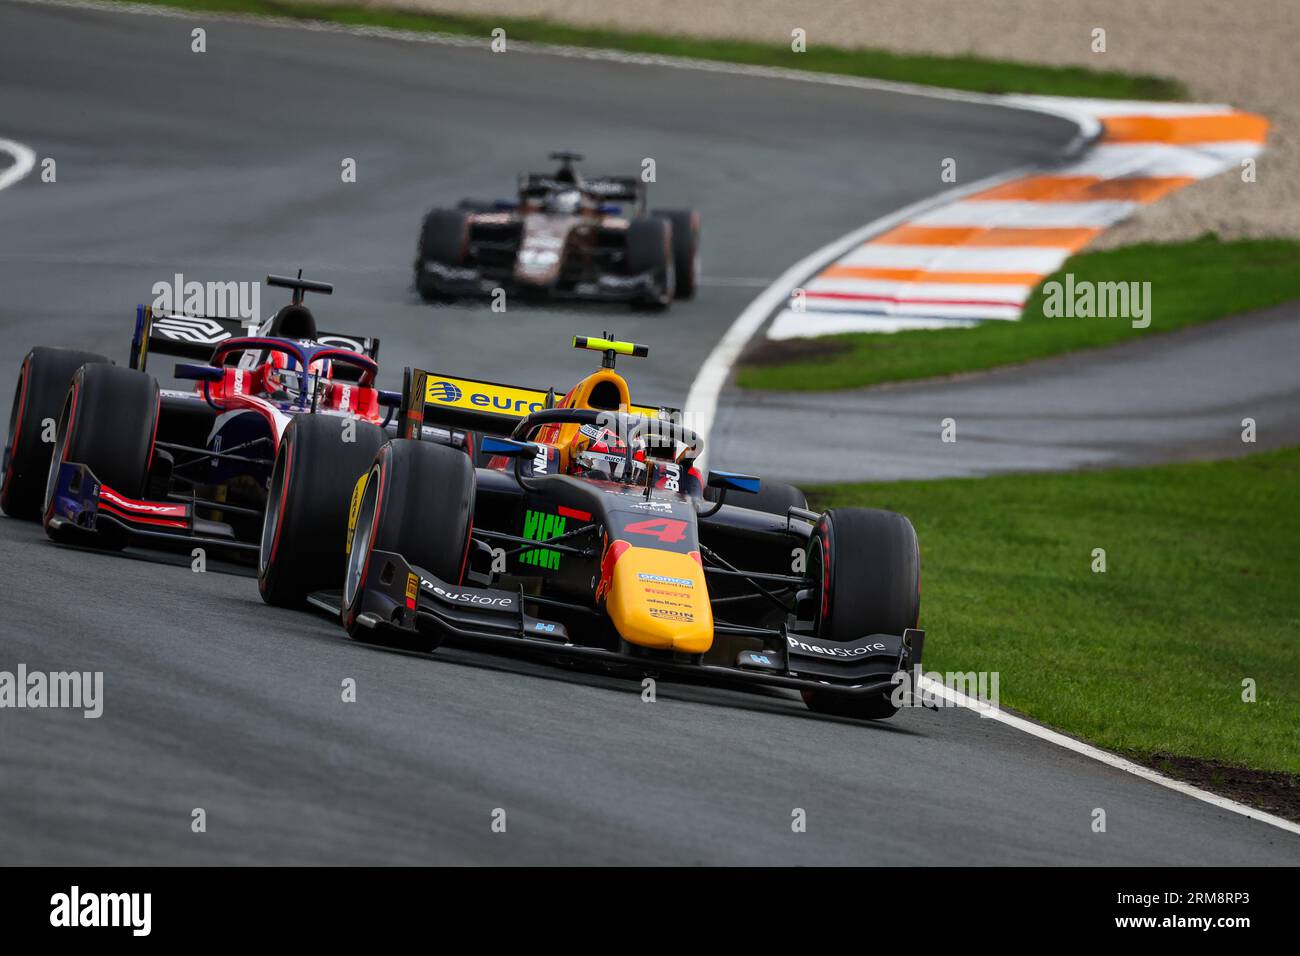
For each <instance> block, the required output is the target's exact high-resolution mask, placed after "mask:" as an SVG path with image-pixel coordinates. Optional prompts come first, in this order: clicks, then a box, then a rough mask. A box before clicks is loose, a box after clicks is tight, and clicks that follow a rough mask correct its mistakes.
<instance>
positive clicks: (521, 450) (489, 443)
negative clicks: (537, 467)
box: [479, 435, 537, 458]
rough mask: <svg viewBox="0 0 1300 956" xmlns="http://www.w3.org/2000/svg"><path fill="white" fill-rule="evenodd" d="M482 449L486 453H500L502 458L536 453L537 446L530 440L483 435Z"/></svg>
mask: <svg viewBox="0 0 1300 956" xmlns="http://www.w3.org/2000/svg"><path fill="white" fill-rule="evenodd" d="M479 447H480V450H481V451H482V452H483V453H484V454H486V455H498V456H500V457H502V458H519V457H520V456H522V455H532V454H536V452H537V446H536V445H534V444H533V443H532V442H530V441H515V440H514V439H513V438H493V437H492V436H491V435H484V436H483V444H482V445H481V446H479Z"/></svg>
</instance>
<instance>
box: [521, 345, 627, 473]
mask: <svg viewBox="0 0 1300 956" xmlns="http://www.w3.org/2000/svg"><path fill="white" fill-rule="evenodd" d="M602 382H612V383H613V385H614V387H615V388H616V389H618V395H619V405H620V407H621V409H622V410H623V411H627V410H628V409H629V408H630V407H631V405H632V397H631V392H630V390H629V389H628V387H627V380H626V379H624V378H623V376H622V375H619V374H618V372H615V371H614V370H613V369H612V368H601V369H597V370H596V371H594V372H592V373H591V374H590V375H588V376H587V377H586V378H584V379H583V380H582V381H581V382H579V383H578V384H577V385H575V386H574V387H573V388H572V389H570V390H569V392H568V394H566V395H565V396H564V397H563V398H562V399H560V401H558V402H556V407H557V408H591V407H592V405H591V393H592V391H593V390H594V389H595V388H596V386H597V385H599V384H601V383H602ZM579 427H580V426H578V425H575V424H573V423H566V424H563V425H547V426H546V427H544V428H542V429H541V430H539V431H538V433H537V437H536V439H534V440H535V441H538V442H541V443H543V444H546V445H554V446H555V447H556V448H558V449H559V451H560V471H561V472H567V471H568V470H569V467H570V465H571V464H572V462H571V461H570V454H569V452H570V446H571V445H572V444H573V440H574V438H576V437H577V435H578V428H579Z"/></svg>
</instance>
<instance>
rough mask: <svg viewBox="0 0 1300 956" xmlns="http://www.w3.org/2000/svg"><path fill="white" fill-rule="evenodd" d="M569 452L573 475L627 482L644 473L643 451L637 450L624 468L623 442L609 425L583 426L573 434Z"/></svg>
mask: <svg viewBox="0 0 1300 956" xmlns="http://www.w3.org/2000/svg"><path fill="white" fill-rule="evenodd" d="M570 447H571V451H570V456H571V457H570V460H571V461H572V462H573V465H574V470H575V471H576V473H577V474H580V475H586V476H588V477H592V478H603V479H604V480H606V481H628V480H631V479H634V478H636V477H637V476H638V475H644V474H645V454H644V452H642V451H641V450H640V449H638V450H637V451H636V452H635V453H634V454H633V457H632V468H633V471H632V473H630V474H629V473H628V471H627V445H626V444H624V443H623V440H622V439H621V438H620V437H619V436H618V433H617V432H615V431H614V430H613V429H612V428H605V427H602V426H600V425H583V426H581V427H580V428H579V429H578V434H577V435H575V436H574V439H573V444H572V446H570Z"/></svg>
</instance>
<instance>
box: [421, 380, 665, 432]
mask: <svg viewBox="0 0 1300 956" xmlns="http://www.w3.org/2000/svg"><path fill="white" fill-rule="evenodd" d="M407 373H408V374H407V377H406V379H405V380H404V381H403V389H402V392H403V405H402V412H403V415H404V416H409V420H410V421H413V422H419V421H423V422H424V423H425V424H429V425H444V426H448V427H453V428H462V429H470V430H473V431H479V432H483V433H485V434H488V435H509V434H510V432H511V431H513V430H514V427H515V425H517V424H518V423H519V420H520V419H521V418H525V417H527V416H528V415H530V414H532V413H533V412H539V411H541V410H542V409H544V408H554V407H555V403H556V400H557V393H556V390H555V389H553V388H551V389H545V390H543V389H539V388H525V387H522V386H518V385H502V384H501V383H499V382H483V381H479V380H477V379H472V378H459V377H455V376H451V375H442V374H439V373H434V372H424V371H421V370H419V369H408V370H407ZM421 382H423V383H424V388H423V398H422V399H421V397H420V392H421V388H420V383H421ZM421 406H423V414H421V413H420V407H421ZM628 411H629V412H630V413H631V414H633V415H642V416H644V417H646V418H654V419H657V418H667V417H670V416H674V417H675V416H677V415H679V414H680V409H676V408H670V407H668V406H656V405H633V406H632V407H631V408H630V409H628ZM407 421H408V417H403V418H402V419H401V420H400V421H399V424H398V428H399V429H404V428H405V427H406V424H407Z"/></svg>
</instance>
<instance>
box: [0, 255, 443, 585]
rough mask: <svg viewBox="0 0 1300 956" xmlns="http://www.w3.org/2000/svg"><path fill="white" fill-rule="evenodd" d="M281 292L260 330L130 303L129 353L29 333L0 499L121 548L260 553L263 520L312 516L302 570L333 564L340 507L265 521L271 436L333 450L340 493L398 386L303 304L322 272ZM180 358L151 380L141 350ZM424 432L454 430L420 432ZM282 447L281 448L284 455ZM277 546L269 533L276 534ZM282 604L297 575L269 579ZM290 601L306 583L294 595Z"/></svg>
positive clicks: (368, 345)
mask: <svg viewBox="0 0 1300 956" xmlns="http://www.w3.org/2000/svg"><path fill="white" fill-rule="evenodd" d="M266 281H267V284H268V285H272V286H280V287H284V288H289V289H292V290H293V296H292V301H291V302H290V304H289V305H286V306H285V307H283V308H282V309H280V310H279V311H278V312H277V313H276V314H275V316H274V317H272V318H271V319H270V320H269V321H268V322H266V323H265V324H264V325H263V326H262V328H261V329H257V330H247V329H245V328H243V327H242V326H241V325H240V322H239V320H237V319H230V318H213V317H208V316H199V315H188V314H155V312H154V310H153V308H152V307H151V306H145V305H141V306H138V307H137V309H136V325H135V334H134V337H133V339H132V342H131V356H130V367H128V368H123V367H121V366H118V365H114V364H112V362H111V361H110V360H109V359H108V358H106V357H105V356H103V355H98V354H95V353H92V352H82V351H77V350H74V349H64V348H49V347H44V346H38V347H36V348H34V349H32V350H31V352H29V353H28V354H27V356H26V357H25V358H24V359H23V364H22V367H21V369H20V370H19V375H18V384H17V388H16V390H15V393H14V404H13V410H12V412H11V415H10V422H9V441H8V444H7V446H6V448H5V456H4V479H3V485H2V486H0V506H2V507H3V509H4V512H5V513H6V514H8V515H10V516H11V517H16V518H25V519H39V520H41V521H43V523H44V525H45V529H46V531H47V532H48V533H49V535H50V536H51V537H52V538H54V539H55V540H58V541H63V542H68V543H81V544H91V545H98V546H101V547H110V548H120V547H123V546H125V545H126V544H127V543H128V542H131V541H135V542H136V543H151V544H158V545H169V544H170V545H172V546H182V547H184V548H185V549H186V550H188V549H189V548H191V547H194V546H200V547H208V546H211V547H216V548H218V549H220V550H223V551H229V552H240V551H243V552H247V553H249V554H252V553H256V552H257V551H258V550H259V546H260V542H261V538H262V535H263V533H264V532H265V531H266V530H267V529H269V530H270V533H271V534H272V535H274V533H275V531H276V529H277V528H279V527H281V526H282V525H283V524H284V522H285V521H286V520H288V521H304V522H306V523H307V524H309V525H310V526H311V527H310V529H307V530H302V531H300V536H304V535H305V536H307V537H309V538H310V537H311V536H312V535H317V536H318V540H319V541H320V542H322V543H323V542H329V545H330V546H329V547H323V546H322V547H319V548H316V549H315V550H312V551H307V552H304V553H303V554H302V555H299V556H298V557H299V560H301V561H302V562H304V563H305V564H306V565H307V566H308V567H309V568H310V569H315V570H319V571H324V572H326V573H329V572H330V571H333V572H334V573H338V574H342V567H343V565H342V561H343V557H342V551H341V549H340V548H338V547H337V546H336V542H338V541H339V540H341V538H342V535H343V534H344V531H345V528H346V523H347V507H346V500H345V501H344V503H343V505H342V506H341V507H340V508H339V509H338V510H337V513H334V512H330V511H328V510H327V511H323V512H320V513H317V514H313V515H310V516H299V515H289V516H283V515H280V516H276V517H277V518H278V519H279V520H278V521H276V520H272V521H269V522H264V520H263V517H264V514H263V513H264V509H265V505H266V496H267V487H268V484H269V483H270V480H271V476H272V467H273V466H274V464H275V462H276V452H277V450H278V449H279V448H280V447H281V446H282V445H287V446H288V448H289V449H290V450H292V449H297V448H299V447H303V446H307V445H313V446H316V447H323V448H326V449H327V450H328V454H329V457H330V461H331V467H330V468H328V469H325V470H324V471H323V472H322V473H321V474H319V475H317V476H315V478H314V480H315V481H317V482H318V484H319V486H320V487H321V488H334V487H335V486H337V488H338V493H339V494H341V495H342V496H343V497H344V498H345V499H346V497H347V495H348V494H349V492H350V490H351V487H352V482H353V481H354V480H355V478H356V474H357V473H359V472H360V471H363V470H365V469H366V468H367V467H369V464H370V462H371V461H372V460H373V459H374V456H375V452H376V451H377V450H378V448H379V447H380V445H382V444H383V443H384V441H386V440H387V438H388V437H389V433H388V432H385V430H384V429H385V426H386V425H388V426H390V430H391V432H392V433H393V434H395V433H396V423H395V422H393V421H391V420H392V419H393V417H394V412H395V410H396V408H397V406H398V405H399V403H400V400H401V396H400V395H398V394H397V393H393V392H388V393H385V392H382V391H380V390H378V389H377V388H376V387H375V375H376V373H377V371H378V365H377V363H376V356H377V355H378V352H379V340H378V339H372V338H366V337H363V336H357V335H351V334H339V333H328V332H326V333H322V332H319V331H318V330H317V327H316V319H315V317H314V316H313V315H312V313H311V311H310V310H309V309H308V308H307V307H306V306H305V305H304V304H303V296H304V293H306V292H309V291H310V292H318V293H330V292H332V291H333V287H332V286H331V285H329V284H327V283H323V282H315V281H312V280H310V279H303V278H302V277H301V273H300V274H299V276H298V277H297V278H289V277H284V276H267V279H266ZM159 353H162V354H168V355H173V356H179V357H183V358H188V359H192V360H197V361H199V362H201V363H203V364H184V363H182V364H177V365H176V366H175V368H174V369H173V370H172V372H173V374H174V376H175V377H176V378H178V379H183V380H192V381H193V382H194V383H195V385H194V387H193V388H192V389H189V390H178V389H167V388H160V387H159V384H158V381H157V379H156V378H155V377H154V376H153V375H152V374H150V373H149V372H148V371H146V365H147V363H148V359H149V357H150V355H153V354H159ZM422 437H427V438H430V439H433V440H435V441H453V440H455V441H466V440H467V438H466V436H465V435H464V434H463V433H457V434H456V435H455V436H453V435H452V434H451V432H449V431H447V430H442V431H436V430H430V433H429V434H428V435H427V436H422ZM290 460H291V456H290V455H286V456H285V463H286V464H285V466H286V467H288V464H289V462H290ZM272 548H274V541H272ZM265 586H267V587H269V588H270V589H271V590H272V592H273V593H276V594H277V595H278V596H279V597H280V599H281V600H282V601H283V602H285V603H290V602H291V601H292V600H293V599H294V597H295V595H293V593H292V581H291V580H288V579H286V580H285V581H276V580H274V579H271V580H270V581H268V582H267V584H266V585H265ZM296 597H297V598H299V599H301V597H302V595H296Z"/></svg>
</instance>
